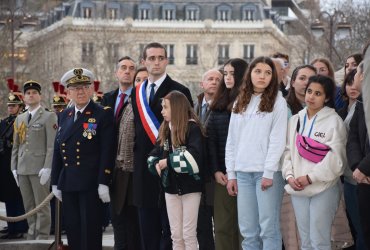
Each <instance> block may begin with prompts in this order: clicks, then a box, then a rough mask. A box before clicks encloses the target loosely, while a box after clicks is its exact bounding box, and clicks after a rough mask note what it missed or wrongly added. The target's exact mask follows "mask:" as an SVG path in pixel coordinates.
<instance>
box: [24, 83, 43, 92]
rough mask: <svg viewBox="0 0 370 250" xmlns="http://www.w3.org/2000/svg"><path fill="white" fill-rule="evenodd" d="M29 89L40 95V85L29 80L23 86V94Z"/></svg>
mask: <svg viewBox="0 0 370 250" xmlns="http://www.w3.org/2000/svg"><path fill="white" fill-rule="evenodd" d="M29 89H36V90H37V91H38V92H39V93H41V85H40V83H38V82H36V81H34V80H30V81H27V82H25V83H24V84H23V93H26V91H27V90H29Z"/></svg>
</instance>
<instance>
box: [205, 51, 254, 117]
mask: <svg viewBox="0 0 370 250" xmlns="http://www.w3.org/2000/svg"><path fill="white" fill-rule="evenodd" d="M229 64H230V65H231V66H232V67H233V68H234V87H232V88H231V89H228V88H226V84H225V77H222V79H221V83H220V86H219V88H218V90H217V92H216V95H215V98H214V101H213V102H212V104H211V106H210V109H211V110H217V111H224V110H228V111H230V112H231V110H232V107H233V104H234V101H235V99H236V98H237V96H238V94H239V90H240V86H241V85H242V84H243V77H244V73H245V71H246V69H247V67H248V63H247V62H246V61H245V60H243V59H241V58H232V59H229V60H228V61H227V62H226V63H225V64H224V66H223V68H224V67H225V66H226V65H229Z"/></svg>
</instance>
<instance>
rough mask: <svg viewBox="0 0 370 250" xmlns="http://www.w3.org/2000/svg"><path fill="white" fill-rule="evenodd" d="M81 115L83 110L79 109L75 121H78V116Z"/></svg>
mask: <svg viewBox="0 0 370 250" xmlns="http://www.w3.org/2000/svg"><path fill="white" fill-rule="evenodd" d="M80 115H81V111H77V113H76V115H75V120H74V121H77V120H78V118H79V117H80Z"/></svg>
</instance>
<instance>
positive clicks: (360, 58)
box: [343, 53, 363, 83]
mask: <svg viewBox="0 0 370 250" xmlns="http://www.w3.org/2000/svg"><path fill="white" fill-rule="evenodd" d="M351 57H353V59H355V62H356V64H357V65H356V66H358V65H359V64H360V62H362V60H363V57H362V54H360V53H356V54H352V55H349V56H347V58H346V61H345V62H344V78H345V77H346V72H347V67H348V66H347V60H348V59H349V58H351ZM343 83H344V82H343Z"/></svg>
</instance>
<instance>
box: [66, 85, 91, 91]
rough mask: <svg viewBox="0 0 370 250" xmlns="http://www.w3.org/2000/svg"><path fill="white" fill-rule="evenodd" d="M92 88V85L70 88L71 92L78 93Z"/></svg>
mask: <svg viewBox="0 0 370 250" xmlns="http://www.w3.org/2000/svg"><path fill="white" fill-rule="evenodd" d="M89 88H90V85H82V86H73V87H72V86H71V87H68V89H69V90H72V91H78V90H88V89H89Z"/></svg>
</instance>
